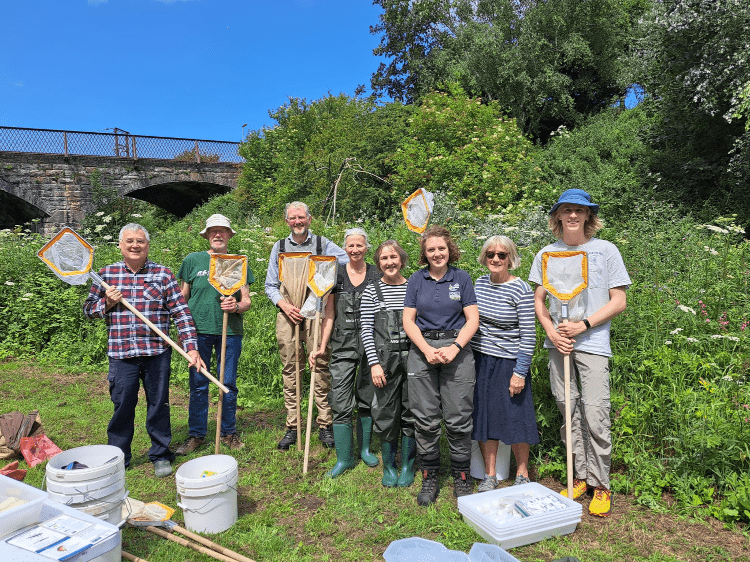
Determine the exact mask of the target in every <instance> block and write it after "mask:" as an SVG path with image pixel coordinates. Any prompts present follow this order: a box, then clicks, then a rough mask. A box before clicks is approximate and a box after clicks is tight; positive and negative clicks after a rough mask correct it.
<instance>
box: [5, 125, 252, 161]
mask: <svg viewBox="0 0 750 562" xmlns="http://www.w3.org/2000/svg"><path fill="white" fill-rule="evenodd" d="M114 131H115V132H113V133H93V132H84V131H60V130H56V129H28V128H25V127H0V152H2V151H5V152H32V153H37V154H63V155H65V156H71V155H77V156H109V157H116V158H132V159H134V160H135V159H139V158H157V159H160V160H177V161H181V162H197V163H199V164H200V163H207V162H208V163H211V162H233V163H241V162H243V159H242V157H241V156H240V154H239V146H240V144H239V143H237V142H230V141H212V140H200V139H179V138H173V137H150V136H144V135H131V134H130V133H128V132H126V131H123V130H121V129H115V130H114Z"/></svg>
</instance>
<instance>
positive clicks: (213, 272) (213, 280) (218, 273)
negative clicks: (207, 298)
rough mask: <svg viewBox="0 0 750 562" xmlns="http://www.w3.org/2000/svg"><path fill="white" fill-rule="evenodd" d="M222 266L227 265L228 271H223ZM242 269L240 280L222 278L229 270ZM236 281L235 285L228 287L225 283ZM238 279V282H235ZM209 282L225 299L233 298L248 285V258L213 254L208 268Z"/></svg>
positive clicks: (236, 255) (238, 255)
mask: <svg viewBox="0 0 750 562" xmlns="http://www.w3.org/2000/svg"><path fill="white" fill-rule="evenodd" d="M222 264H226V269H224V270H221V267H222ZM237 268H240V276H239V278H236V276H235V277H229V278H227V277H226V276H222V273H223V272H226V271H227V270H232V271H234V270H236V269H237ZM229 279H232V280H234V282H233V284H232V285H230V286H227V285H226V283H225V281H228V280H229ZM235 279H236V280H235ZM208 282H209V283H210V284H211V286H212V287H213V288H214V289H216V290H217V291H219V293H221V294H222V295H224V296H225V297H228V296H231V295H233V294H234V293H236V292H237V291H239V290H240V289H241V288H242V287H244V286H245V285H247V256H243V255H240V254H211V259H210V261H209V266H208Z"/></svg>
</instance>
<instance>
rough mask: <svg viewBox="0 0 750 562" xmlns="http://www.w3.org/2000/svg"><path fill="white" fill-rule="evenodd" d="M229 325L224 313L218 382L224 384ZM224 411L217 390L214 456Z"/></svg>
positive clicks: (227, 314)
mask: <svg viewBox="0 0 750 562" xmlns="http://www.w3.org/2000/svg"><path fill="white" fill-rule="evenodd" d="M228 323H229V313H228V312H227V311H226V310H225V311H224V323H223V324H222V327H221V359H220V361H219V381H220V382H221V384H224V365H225V364H226V359H227V324H228ZM223 409H224V391H223V390H221V389H219V407H218V408H217V412H216V446H215V448H214V454H217V455H218V454H219V450H220V449H221V414H222V412H223Z"/></svg>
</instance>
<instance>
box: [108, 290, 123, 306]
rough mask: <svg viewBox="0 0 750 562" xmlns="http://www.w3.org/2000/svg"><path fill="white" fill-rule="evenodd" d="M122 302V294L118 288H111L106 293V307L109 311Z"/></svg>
mask: <svg viewBox="0 0 750 562" xmlns="http://www.w3.org/2000/svg"><path fill="white" fill-rule="evenodd" d="M121 300H122V293H121V292H120V290H119V289H118V288H117V287H110V288H109V289H107V291H106V292H105V293H104V305H105V307H106V308H107V309H108V310H109V309H110V308H112V307H113V306H115V305H116V304H117V303H118V302H120V301H121Z"/></svg>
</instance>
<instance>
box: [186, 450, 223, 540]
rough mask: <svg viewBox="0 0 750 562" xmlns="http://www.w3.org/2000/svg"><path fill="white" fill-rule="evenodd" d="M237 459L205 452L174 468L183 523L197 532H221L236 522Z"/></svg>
mask: <svg viewBox="0 0 750 562" xmlns="http://www.w3.org/2000/svg"><path fill="white" fill-rule="evenodd" d="M237 477H238V471H237V460H236V459H235V458H234V457H231V456H229V455H208V456H205V457H200V458H197V459H193V460H191V461H188V462H186V463H185V464H183V465H182V466H180V468H178V469H177V473H176V474H175V483H176V484H177V493H178V494H179V496H180V497H179V501H178V502H177V505H178V506H179V507H180V508H181V509H182V514H183V516H184V518H185V527H186V528H187V529H189V530H191V531H194V532H197V533H220V532H221V531H226V530H227V529H229V528H230V527H231V526H232V525H234V524H235V523H236V522H237V489H236V487H237Z"/></svg>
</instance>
